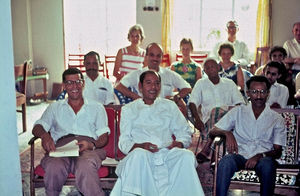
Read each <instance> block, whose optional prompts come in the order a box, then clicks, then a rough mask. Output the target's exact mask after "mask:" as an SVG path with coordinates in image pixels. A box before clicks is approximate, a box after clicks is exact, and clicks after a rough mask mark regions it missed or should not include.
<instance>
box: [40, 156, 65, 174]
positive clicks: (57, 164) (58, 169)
mask: <svg viewBox="0 0 300 196" xmlns="http://www.w3.org/2000/svg"><path fill="white" fill-rule="evenodd" d="M42 167H43V168H44V170H45V171H46V173H52V174H53V173H60V174H63V173H65V174H68V172H69V168H68V163H67V162H66V160H64V159H61V158H49V159H47V160H45V161H44V162H43V163H42Z"/></svg>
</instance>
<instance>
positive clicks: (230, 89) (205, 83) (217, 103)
mask: <svg viewBox="0 0 300 196" xmlns="http://www.w3.org/2000/svg"><path fill="white" fill-rule="evenodd" d="M189 103H194V104H195V105H196V106H197V107H199V105H200V104H201V113H202V121H203V122H204V123H206V122H207V121H208V119H209V117H210V112H211V110H212V109H213V108H215V107H222V106H234V105H236V104H239V103H244V99H243V97H242V94H241V93H240V92H239V90H238V88H237V86H236V85H235V83H234V82H233V81H232V80H230V79H227V78H220V82H219V83H218V84H216V85H215V84H213V83H212V82H211V81H210V80H209V78H208V77H205V78H201V79H200V80H198V81H197V82H196V84H195V86H194V88H193V90H192V93H191V96H190V98H189Z"/></svg>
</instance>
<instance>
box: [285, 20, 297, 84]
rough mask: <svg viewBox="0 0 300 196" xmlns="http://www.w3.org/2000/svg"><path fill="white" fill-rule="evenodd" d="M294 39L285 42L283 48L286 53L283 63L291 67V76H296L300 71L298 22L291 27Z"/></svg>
mask: <svg viewBox="0 0 300 196" xmlns="http://www.w3.org/2000/svg"><path fill="white" fill-rule="evenodd" d="M292 32H293V35H294V39H292V40H287V41H286V42H285V43H284V44H283V47H284V49H285V50H286V52H287V58H286V59H285V63H287V64H291V65H292V70H293V76H294V78H295V76H296V75H297V73H298V72H299V71H300V22H296V23H295V24H294V25H293V31H292Z"/></svg>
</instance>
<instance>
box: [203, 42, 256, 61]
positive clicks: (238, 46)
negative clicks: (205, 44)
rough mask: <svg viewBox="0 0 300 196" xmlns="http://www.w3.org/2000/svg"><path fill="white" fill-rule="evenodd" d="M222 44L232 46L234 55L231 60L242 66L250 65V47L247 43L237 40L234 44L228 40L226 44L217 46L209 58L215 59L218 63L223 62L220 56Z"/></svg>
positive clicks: (220, 43)
mask: <svg viewBox="0 0 300 196" xmlns="http://www.w3.org/2000/svg"><path fill="white" fill-rule="evenodd" d="M222 44H231V45H233V48H234V55H233V56H232V57H231V60H232V61H234V62H235V63H237V64H240V65H243V66H244V65H248V64H249V63H250V60H251V59H250V53H249V49H248V46H247V45H246V43H245V42H242V41H238V40H235V41H234V42H233V43H232V42H230V41H228V40H226V41H224V42H219V43H217V44H216V45H215V47H214V48H213V50H212V51H211V52H210V53H209V55H208V58H214V59H215V60H216V61H221V57H220V56H219V53H218V51H219V47H220V46H221V45H222Z"/></svg>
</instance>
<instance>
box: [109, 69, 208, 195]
mask: <svg viewBox="0 0 300 196" xmlns="http://www.w3.org/2000/svg"><path fill="white" fill-rule="evenodd" d="M161 79H162V78H161V77H160V75H159V74H158V73H157V72H155V71H153V70H148V71H145V72H143V73H142V74H141V75H140V79H139V80H140V82H139V90H140V92H141V93H142V98H139V99H137V100H135V101H133V102H131V103H129V104H127V105H125V106H123V107H122V115H121V122H120V132H121V133H120V139H119V148H120V150H121V151H122V152H123V153H124V154H127V156H126V157H125V158H124V159H122V160H121V161H120V163H119V164H118V166H117V169H116V174H117V175H118V180H117V182H116V184H115V186H114V188H113V190H112V192H111V194H110V195H111V196H124V195H126V196H129V195H147V196H152V195H153V196H157V195H204V193H203V190H202V187H201V184H200V181H199V178H198V175H197V172H196V169H195V167H196V166H197V162H196V160H195V156H194V154H193V153H192V152H191V151H190V150H187V149H184V148H187V147H188V146H189V145H190V143H191V135H192V133H193V131H192V129H191V127H190V126H189V124H188V123H187V121H186V119H185V118H184V116H183V115H182V113H181V112H180V111H179V109H178V107H177V106H176V104H175V103H174V102H172V101H170V100H168V99H164V98H161V97H159V93H160V90H161ZM172 136H175V138H176V139H173V137H172Z"/></svg>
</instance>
